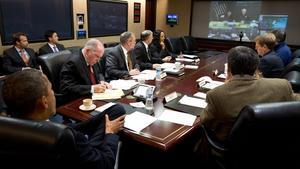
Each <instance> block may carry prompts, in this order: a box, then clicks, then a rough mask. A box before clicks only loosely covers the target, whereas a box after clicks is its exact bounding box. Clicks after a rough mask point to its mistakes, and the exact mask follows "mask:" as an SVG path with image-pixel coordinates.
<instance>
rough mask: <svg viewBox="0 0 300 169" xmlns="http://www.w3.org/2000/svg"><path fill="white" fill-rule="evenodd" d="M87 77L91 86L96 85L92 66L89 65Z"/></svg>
mask: <svg viewBox="0 0 300 169" xmlns="http://www.w3.org/2000/svg"><path fill="white" fill-rule="evenodd" d="M88 69H89V76H90V80H91V83H92V85H95V84H96V79H95V74H94V71H93V66H91V65H89V68H88Z"/></svg>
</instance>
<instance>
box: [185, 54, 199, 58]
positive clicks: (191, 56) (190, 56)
mask: <svg viewBox="0 0 300 169" xmlns="http://www.w3.org/2000/svg"><path fill="white" fill-rule="evenodd" d="M182 56H183V57H186V58H190V59H195V58H198V56H197V55H187V54H183V55H182Z"/></svg>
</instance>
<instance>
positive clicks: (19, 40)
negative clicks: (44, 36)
mask: <svg viewBox="0 0 300 169" xmlns="http://www.w3.org/2000/svg"><path fill="white" fill-rule="evenodd" d="M13 45H14V46H13V47H11V48H9V49H7V50H5V51H4V52H3V72H4V74H11V73H14V72H17V71H21V70H24V69H29V68H38V64H37V62H36V56H35V52H34V50H33V49H31V48H28V38H27V35H26V34H25V33H22V32H17V33H14V34H13Z"/></svg>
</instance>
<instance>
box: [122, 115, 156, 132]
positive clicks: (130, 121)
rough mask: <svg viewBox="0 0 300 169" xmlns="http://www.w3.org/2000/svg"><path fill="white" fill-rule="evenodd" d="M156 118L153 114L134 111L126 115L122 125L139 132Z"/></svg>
mask: <svg viewBox="0 0 300 169" xmlns="http://www.w3.org/2000/svg"><path fill="white" fill-rule="evenodd" d="M156 120H157V119H156V118H155V117H153V116H150V115H147V114H144V113H141V112H138V111H136V112H133V113H132V114H130V115H126V117H125V123H124V127H126V128H128V129H130V130H133V131H136V132H140V131H142V130H143V129H144V128H146V127H147V126H149V125H150V124H152V123H153V122H154V121H156Z"/></svg>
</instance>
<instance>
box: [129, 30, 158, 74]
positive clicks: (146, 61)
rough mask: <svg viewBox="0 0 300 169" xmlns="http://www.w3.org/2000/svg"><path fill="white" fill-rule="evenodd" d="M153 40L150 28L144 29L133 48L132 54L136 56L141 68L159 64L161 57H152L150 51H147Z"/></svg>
mask: <svg viewBox="0 0 300 169" xmlns="http://www.w3.org/2000/svg"><path fill="white" fill-rule="evenodd" d="M152 40H153V33H152V31H150V30H144V31H143V32H142V33H141V41H139V42H138V43H137V44H136V45H135V47H134V49H133V55H134V57H135V58H136V60H137V62H138V64H139V66H140V68H141V70H144V69H156V68H157V67H158V66H160V64H158V63H161V62H162V61H161V59H160V58H156V57H152V56H151V53H150V52H149V44H150V43H151V42H152Z"/></svg>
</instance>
